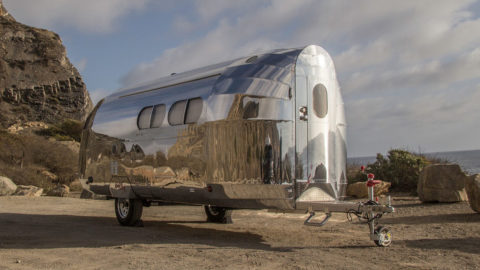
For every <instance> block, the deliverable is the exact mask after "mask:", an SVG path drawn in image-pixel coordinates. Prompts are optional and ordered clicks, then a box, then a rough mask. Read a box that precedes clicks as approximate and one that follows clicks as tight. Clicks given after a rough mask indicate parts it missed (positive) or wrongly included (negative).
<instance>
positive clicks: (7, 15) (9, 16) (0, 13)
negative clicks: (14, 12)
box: [0, 0, 15, 20]
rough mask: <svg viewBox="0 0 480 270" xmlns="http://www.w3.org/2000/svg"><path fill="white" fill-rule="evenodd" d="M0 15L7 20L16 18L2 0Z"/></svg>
mask: <svg viewBox="0 0 480 270" xmlns="http://www.w3.org/2000/svg"><path fill="white" fill-rule="evenodd" d="M0 17H3V18H5V19H6V20H15V19H14V18H13V17H12V16H11V15H10V14H8V11H7V10H6V9H5V7H4V6H3V3H2V0H0Z"/></svg>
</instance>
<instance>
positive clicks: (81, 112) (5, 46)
mask: <svg viewBox="0 0 480 270" xmlns="http://www.w3.org/2000/svg"><path fill="white" fill-rule="evenodd" d="M0 33H1V35H0V102H1V103H2V105H1V106H0V127H3V128H7V127H9V126H11V125H12V124H15V123H21V122H27V121H42V122H46V123H58V122H62V121H63V119H65V118H70V119H75V120H80V121H83V120H85V119H86V116H87V114H88V113H89V111H90V110H91V109H92V102H91V100H90V96H89V94H88V92H87V89H86V87H85V84H84V82H83V81H82V78H81V76H80V73H79V72H78V70H77V69H76V68H75V67H74V66H73V65H72V64H71V63H70V61H69V60H68V58H67V53H66V50H65V47H64V46H63V44H62V41H61V39H60V37H59V36H58V35H57V34H56V33H53V32H50V31H48V30H44V29H38V28H34V27H30V26H27V25H24V24H21V23H18V22H17V21H16V20H15V19H14V18H13V17H12V16H10V15H9V14H8V12H7V10H6V9H5V7H4V6H3V4H2V3H1V1H0ZM12 129H13V128H12ZM12 131H13V130H12Z"/></svg>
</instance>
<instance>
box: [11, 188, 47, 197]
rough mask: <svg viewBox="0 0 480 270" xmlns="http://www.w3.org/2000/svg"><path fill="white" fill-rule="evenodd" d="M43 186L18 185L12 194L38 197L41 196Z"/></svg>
mask: <svg viewBox="0 0 480 270" xmlns="http://www.w3.org/2000/svg"><path fill="white" fill-rule="evenodd" d="M42 193H43V188H39V187H36V186H24V185H18V186H17V191H15V193H14V194H13V195H16V196H27V197H40V196H42Z"/></svg>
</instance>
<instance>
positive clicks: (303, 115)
mask: <svg viewBox="0 0 480 270" xmlns="http://www.w3.org/2000/svg"><path fill="white" fill-rule="evenodd" d="M298 113H299V118H300V120H303V121H307V120H308V109H307V106H302V107H300V108H298Z"/></svg>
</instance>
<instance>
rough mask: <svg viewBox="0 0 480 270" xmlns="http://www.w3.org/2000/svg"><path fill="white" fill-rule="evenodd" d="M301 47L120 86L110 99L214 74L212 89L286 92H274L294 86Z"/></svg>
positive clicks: (226, 91)
mask: <svg viewBox="0 0 480 270" xmlns="http://www.w3.org/2000/svg"><path fill="white" fill-rule="evenodd" d="M302 50H303V48H300V49H299V48H295V49H277V50H273V51H270V52H266V53H261V54H257V55H250V56H248V57H242V58H237V59H234V60H229V61H225V62H222V63H218V64H213V65H210V66H206V67H201V68H197V69H194V70H190V71H186V72H182V73H178V74H175V73H172V75H170V76H167V77H163V78H159V79H156V80H153V81H150V82H146V83H141V84H138V85H135V86H133V87H128V88H123V89H120V90H119V91H117V92H116V93H114V94H112V95H111V96H109V97H108V99H111V98H124V97H128V96H132V95H138V94H142V93H145V92H151V91H160V90H162V89H165V88H170V87H174V86H178V85H180V84H185V83H189V82H194V81H198V80H201V79H206V78H210V77H214V76H219V79H218V80H217V81H216V82H215V84H214V85H212V89H213V90H214V91H215V92H217V93H233V92H235V93H239V92H242V93H249V94H259V93H258V92H262V93H264V94H266V95H270V96H272V95H273V96H276V95H282V96H283V95H284V93H283V94H278V93H277V94H275V93H274V92H279V91H274V90H273V89H277V90H278V89H279V88H280V89H283V90H280V92H284V90H285V89H287V91H288V89H289V88H290V87H291V82H292V76H293V67H294V65H295V62H296V59H297V56H298V55H299V54H300V53H301V51H302ZM249 91H250V92H249ZM251 91H254V92H257V93H252V92H251Z"/></svg>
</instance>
